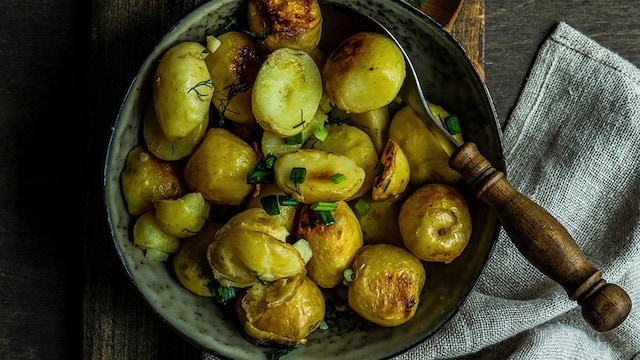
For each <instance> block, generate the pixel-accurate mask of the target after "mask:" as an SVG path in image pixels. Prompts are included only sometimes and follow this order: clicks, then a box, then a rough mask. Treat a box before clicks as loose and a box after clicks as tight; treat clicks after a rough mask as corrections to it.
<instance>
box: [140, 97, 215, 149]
mask: <svg viewBox="0 0 640 360" xmlns="http://www.w3.org/2000/svg"><path fill="white" fill-rule="evenodd" d="M142 121H143V123H142V135H143V137H144V142H145V143H146V144H147V149H148V150H149V151H150V152H151V153H152V154H153V155H155V156H156V157H157V158H158V159H162V160H167V161H176V160H180V159H184V158H185V157H187V156H189V155H191V153H193V150H195V148H196V146H198V144H199V143H200V141H202V138H204V134H206V133H207V126H208V125H209V117H208V116H207V117H206V118H205V120H204V121H202V122H201V123H199V124H198V125H196V127H195V129H193V130H192V131H191V132H190V133H189V134H187V136H185V137H183V138H180V139H178V140H175V141H170V140H169V139H167V137H166V136H164V132H163V131H162V129H161V128H160V124H159V123H158V117H157V116H156V110H155V107H154V106H153V103H149V105H148V106H147V110H146V111H145V114H144V119H143V120H142Z"/></svg>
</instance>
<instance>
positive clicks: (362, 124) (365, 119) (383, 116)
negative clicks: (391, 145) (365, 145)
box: [346, 106, 391, 155]
mask: <svg viewBox="0 0 640 360" xmlns="http://www.w3.org/2000/svg"><path fill="white" fill-rule="evenodd" d="M346 122H347V123H348V124H351V125H353V126H355V127H357V128H358V129H360V130H362V131H364V132H365V133H367V135H369V137H370V138H371V141H373V145H375V147H376V151H377V152H378V155H380V154H382V150H383V149H384V146H385V145H386V144H387V139H388V138H389V124H390V123H391V115H390V113H389V107H388V106H383V107H379V108H377V109H373V110H369V111H365V112H363V113H360V114H355V113H352V114H347V116H346Z"/></svg>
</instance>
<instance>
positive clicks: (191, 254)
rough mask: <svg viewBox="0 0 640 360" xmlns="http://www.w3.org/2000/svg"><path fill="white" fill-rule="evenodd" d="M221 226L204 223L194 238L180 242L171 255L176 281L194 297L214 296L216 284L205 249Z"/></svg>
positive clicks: (217, 223) (215, 223)
mask: <svg viewBox="0 0 640 360" xmlns="http://www.w3.org/2000/svg"><path fill="white" fill-rule="evenodd" d="M222 225H223V224H222V223H219V222H208V223H206V224H205V225H204V226H203V227H202V229H201V230H200V232H198V233H197V234H195V235H194V236H192V237H189V238H187V239H182V240H180V248H179V249H178V251H177V252H176V253H175V254H173V261H172V265H173V271H174V272H175V274H176V277H177V278H178V281H180V283H181V284H182V286H184V287H185V288H186V289H187V290H189V291H191V292H192V293H194V294H196V295H199V296H204V297H215V296H216V290H215V289H216V286H217V284H216V280H215V278H214V277H213V271H212V270H211V266H210V265H209V261H208V260H207V248H209V245H210V244H211V242H212V241H213V237H214V235H215V233H216V231H218V230H219V229H220V228H221V227H222Z"/></svg>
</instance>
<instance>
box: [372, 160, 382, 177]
mask: <svg viewBox="0 0 640 360" xmlns="http://www.w3.org/2000/svg"><path fill="white" fill-rule="evenodd" d="M382 170H384V165H382V163H377V164H376V167H375V168H374V169H373V176H378V175H380V173H382Z"/></svg>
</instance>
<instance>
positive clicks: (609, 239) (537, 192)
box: [203, 23, 640, 360]
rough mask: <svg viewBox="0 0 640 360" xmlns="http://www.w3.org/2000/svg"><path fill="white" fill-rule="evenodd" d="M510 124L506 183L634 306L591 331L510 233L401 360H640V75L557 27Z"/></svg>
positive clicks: (577, 34) (567, 29)
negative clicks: (471, 286)
mask: <svg viewBox="0 0 640 360" xmlns="http://www.w3.org/2000/svg"><path fill="white" fill-rule="evenodd" d="M507 124H508V125H507V128H506V129H505V132H504V145H505V149H506V156H507V164H508V168H507V177H508V179H509V181H510V182H511V184H512V185H513V186H514V187H515V188H516V189H518V190H519V191H520V192H522V193H523V194H525V195H527V196H529V197H530V198H532V199H533V200H534V201H535V202H537V203H539V204H540V205H542V206H543V207H544V208H546V209H547V210H548V211H549V212H550V213H551V214H552V215H554V216H555V217H556V218H557V219H558V220H559V221H560V222H561V223H562V224H564V225H565V227H566V228H567V230H568V231H569V232H570V233H571V234H572V235H573V236H574V238H575V240H576V242H577V243H578V245H579V246H580V248H581V249H582V250H583V252H584V253H585V256H586V257H587V259H588V260H589V261H590V262H591V263H592V264H593V265H594V266H596V267H597V268H600V269H601V270H602V271H603V277H604V278H605V279H606V280H607V281H608V282H613V283H616V284H618V285H620V286H622V287H623V288H624V289H625V290H626V291H627V292H628V293H629V295H630V296H631V298H632V301H633V304H634V307H633V308H632V310H631V313H630V314H629V317H628V318H627V319H626V320H625V321H624V322H623V323H622V324H621V325H620V326H619V327H618V328H616V329H614V330H612V331H609V332H604V333H598V332H596V331H594V330H592V329H591V328H590V327H589V326H588V325H587V323H586V322H585V321H584V320H583V319H582V316H581V313H580V308H579V306H578V305H577V304H576V303H575V302H573V301H571V300H569V299H568V296H567V294H566V293H565V291H564V290H563V289H562V287H560V286H559V285H558V284H556V283H555V282H554V281H552V280H550V279H549V278H547V277H546V276H544V275H543V274H542V273H540V272H539V271H538V270H537V269H536V268H534V267H533V266H532V265H530V264H529V263H528V262H527V260H525V259H524V257H523V256H522V255H521V254H520V253H519V252H518V250H517V249H516V248H515V246H514V245H513V244H512V243H511V241H510V239H509V238H508V236H507V235H506V233H504V231H503V232H502V233H501V234H500V238H499V240H498V243H497V244H496V247H495V250H494V253H493V254H492V257H491V258H490V260H489V262H488V264H487V267H486V269H485V271H484V272H483V274H482V276H481V278H480V279H479V282H478V284H477V287H476V289H475V290H474V292H472V294H471V295H470V296H469V298H468V299H467V301H466V302H465V303H464V304H463V306H462V307H461V308H460V310H459V312H458V313H457V314H456V315H455V316H454V318H453V319H452V320H451V321H449V322H448V323H447V324H446V325H445V327H443V328H442V329H441V330H440V331H438V332H437V333H436V334H435V335H434V336H432V337H431V338H429V339H427V340H426V341H425V342H424V343H423V344H421V345H419V346H417V347H416V348H414V349H412V350H410V351H408V352H407V353H405V354H403V355H401V356H398V357H397V359H402V360H414V359H444V358H456V357H459V358H465V359H467V358H468V359H527V360H529V359H562V360H566V359H580V360H585V359H598V360H606V359H636V360H638V359H640V314H639V309H640V144H639V140H640V71H639V70H638V69H637V68H636V67H634V66H633V65H632V64H630V63H629V62H627V61H625V60H624V59H622V58H620V57H619V56H618V55H617V54H615V53H613V52H611V51H609V50H607V49H605V48H602V47H601V46H599V45H598V44H597V43H595V42H594V41H593V40H591V39H589V38H587V37H586V36H584V35H583V34H581V33H580V32H578V31H577V30H575V29H573V28H572V27H570V26H569V25H567V24H565V23H560V24H559V25H558V27H557V29H556V30H555V31H554V32H553V34H552V35H551V36H550V38H549V39H548V40H547V41H546V42H545V43H544V45H543V46H542V48H541V50H540V52H539V54H538V57H537V59H536V62H535V64H534V66H533V68H532V70H531V73H530V77H529V79H528V81H527V83H526V85H525V88H524V90H523V93H522V94H521V97H520V100H519V102H518V104H517V106H516V108H515V109H514V112H513V114H512V115H511V118H510V119H509V121H508V123H507ZM203 359H204V360H213V359H215V357H213V356H212V355H210V354H207V353H203Z"/></svg>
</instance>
